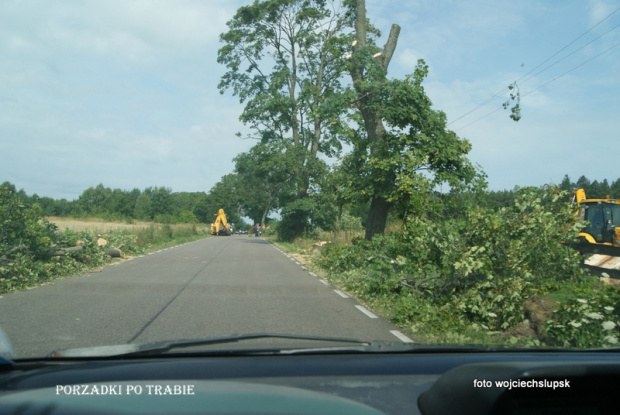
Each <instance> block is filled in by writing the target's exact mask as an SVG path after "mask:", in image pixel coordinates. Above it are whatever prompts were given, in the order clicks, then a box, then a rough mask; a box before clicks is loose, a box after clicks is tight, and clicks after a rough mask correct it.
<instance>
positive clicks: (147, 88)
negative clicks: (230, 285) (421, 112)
mask: <svg viewBox="0 0 620 415" xmlns="http://www.w3.org/2000/svg"><path fill="white" fill-rule="evenodd" d="M244 4H248V2H247V1H238V0H205V1H191V0H174V1H172V0H170V1H164V0H148V1H147V0H142V1H129V0H105V1H69V0H67V1H53V2H49V1H43V0H41V1H37V0H32V1H16V0H4V1H2V2H0V181H5V180H7V181H10V182H12V183H13V184H15V185H16V186H17V187H18V188H20V189H24V190H25V191H26V193H28V194H33V193H36V194H38V195H40V196H50V197H54V198H66V199H69V200H71V199H74V198H76V197H77V196H79V195H80V194H81V193H82V192H83V191H84V190H85V189H86V188H88V187H91V186H96V185H97V184H99V183H103V184H104V185H105V186H107V187H111V188H121V189H125V190H131V189H133V188H139V189H144V188H145V187H148V186H166V187H170V188H171V189H172V190H173V191H208V190H209V189H210V188H211V187H212V186H213V185H214V184H215V183H216V182H217V181H219V180H220V178H221V177H222V176H223V175H225V174H228V173H230V172H232V169H233V163H232V159H233V158H234V157H235V156H236V155H237V154H238V153H240V152H242V151H247V150H248V149H249V148H250V147H251V146H252V145H253V144H254V142H252V141H248V140H243V139H240V138H237V137H236V136H235V133H236V132H238V131H244V127H243V125H241V123H240V122H239V121H238V117H239V114H240V112H241V109H242V107H241V105H240V104H239V103H238V101H237V99H236V98H235V97H232V96H231V95H230V94H227V95H220V94H219V92H218V90H217V83H218V82H219V78H220V76H221V75H222V74H223V72H224V68H223V67H222V66H221V65H218V64H217V62H216V56H217V50H218V49H219V48H220V47H221V43H220V42H219V34H220V33H222V32H223V31H225V30H226V22H227V21H228V20H229V19H230V18H231V17H232V16H233V14H234V12H235V11H236V9H237V8H238V7H240V6H241V5H244ZM367 9H368V17H369V18H370V19H371V21H372V22H373V23H374V24H375V26H377V27H379V28H380V29H381V30H382V31H383V32H384V35H385V36H387V33H388V31H389V28H390V25H391V24H392V23H398V24H399V25H401V27H402V30H401V34H400V38H399V42H398V47H397V49H396V54H395V56H394V58H393V60H392V63H391V65H390V70H389V75H390V76H392V77H398V78H401V77H404V76H405V75H406V74H409V73H411V72H412V71H413V68H414V66H415V62H416V61H417V59H419V58H422V59H425V60H426V62H427V64H428V65H429V67H430V74H429V77H428V79H427V81H426V82H425V88H426V91H427V94H428V95H429V96H430V98H431V100H432V101H433V103H434V105H435V107H436V108H438V109H441V110H443V111H445V112H446V114H447V115H448V119H449V121H450V122H451V124H450V128H451V129H453V130H455V131H456V132H457V133H458V134H459V135H460V136H462V137H466V138H467V139H469V140H470V141H471V143H472V145H473V150H472V152H471V153H470V156H469V157H470V159H471V160H472V161H473V162H475V163H478V164H480V165H481V166H482V168H483V170H484V171H485V172H486V174H487V175H488V181H489V185H490V188H491V189H493V190H501V189H512V188H513V187H514V186H516V185H519V186H530V185H534V186H538V185H543V184H547V183H559V182H560V181H561V180H562V178H563V176H564V175H565V174H568V175H569V176H570V177H571V178H572V179H573V180H576V179H577V178H578V177H579V176H581V175H585V176H586V177H588V178H590V179H591V180H595V179H596V180H602V179H605V178H606V179H608V180H615V179H617V178H618V177H620V173H619V171H618V169H617V168H615V167H616V166H617V164H618V155H619V154H620V151H619V150H620V144H619V143H620V137H619V130H620V29H619V28H618V25H620V10H618V9H620V1H611V0H592V1H586V0H563V1H551V0H547V1H535V0H524V1H521V2H515V1H498V0H470V1H466V2H464V1H457V0H454V1H432V0H428V1H426V0H420V1H411V0H404V1H377V0H367ZM614 12H615V13H614ZM605 18H606V19H605ZM603 19H605V20H603ZM597 24H598V25H597ZM595 25H597V26H596V27H594V29H592V30H590V31H589V32H588V30H589V29H591V28H592V27H593V26H595ZM586 32H587V33H586ZM582 35H583V36H582ZM385 36H384V37H383V38H382V39H381V41H380V44H383V42H385ZM580 36H581V37H580ZM579 37H580V38H579ZM576 39H577V40H576ZM575 40H576V41H575ZM573 41H575V42H574V43H572V44H571V42H573ZM569 44H570V46H568V47H567V48H566V49H564V50H562V48H564V47H566V46H567V45H569ZM561 50H562V51H561ZM558 51H560V53H559V54H557V55H556V56H553V55H554V54H556V53H557V52H558ZM549 58H551V59H550V60H549V61H547V62H546V63H544V64H543V65H542V66H540V67H538V65H540V64H541V63H543V62H545V61H546V60H547V59H549ZM537 67H538V69H536V68H537ZM547 67H548V68H547ZM545 68H547V69H545ZM543 69H544V70H543ZM532 71H533V72H532ZM514 81H518V84H519V88H520V91H521V94H522V107H523V112H522V114H523V118H522V120H521V121H519V122H518V123H515V122H513V121H511V120H510V119H509V117H508V115H509V114H508V112H507V111H504V110H503V109H501V103H502V102H503V101H504V100H505V99H506V96H507V95H506V93H502V94H500V96H498V97H496V98H495V99H492V100H490V99H491V98H492V97H494V96H495V95H496V94H498V93H499V92H502V91H503V90H505V88H506V87H507V86H508V85H509V84H510V83H512V82H514ZM489 100H490V101H489ZM483 103H484V105H480V104H483ZM472 109H475V111H473V112H470V111H471V110H472ZM615 196H616V197H619V196H620V195H615Z"/></svg>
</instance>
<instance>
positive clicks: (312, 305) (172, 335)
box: [0, 236, 406, 358]
mask: <svg viewBox="0 0 620 415" xmlns="http://www.w3.org/2000/svg"><path fill="white" fill-rule="evenodd" d="M0 327H2V328H3V329H4V331H5V333H6V334H7V336H8V338H9V339H10V341H11V343H12V345H13V349H14V351H15V353H16V355H17V357H19V358H26V357H40V356H45V355H48V354H49V353H50V352H52V351H54V350H58V349H64V348H75V347H90V346H100V345H111V344H127V343H144V342H153V341H159V340H175V339H194V338H204V337H216V336H228V335H231V334H244V333H257V332H269V333H283V334H301V335H312V336H335V337H347V338H358V339H364V340H387V341H402V340H403V339H406V338H404V337H402V335H401V333H400V332H398V329H397V328H396V327H395V326H393V325H392V324H390V323H389V322H387V321H385V320H384V319H382V318H379V317H377V316H376V315H375V314H373V313H372V312H371V311H370V310H368V309H367V308H365V307H363V306H362V305H361V304H359V303H358V302H357V301H355V300H354V299H352V298H350V297H347V296H346V295H345V294H344V293H342V292H340V291H337V290H335V288H334V287H332V286H330V285H329V284H327V282H326V281H325V280H324V279H322V278H321V277H320V276H318V275H315V274H313V273H312V272H309V271H308V270H306V269H305V268H304V267H303V266H302V265H301V264H300V263H298V262H296V261H295V260H294V259H292V258H290V257H289V256H287V255H286V254H284V253H283V252H281V251H279V250H278V249H277V248H276V247H275V246H274V245H272V244H270V243H269V242H267V241H265V240H263V239H262V238H254V237H247V236H232V237H213V238H206V239H203V240H200V241H196V242H192V243H188V244H184V245H180V246H176V247H173V248H169V249H166V250H163V251H159V252H155V253H153V254H149V255H145V256H142V257H137V258H133V259H131V260H127V261H123V262H119V263H117V264H114V265H110V266H108V267H106V268H104V269H103V270H102V271H100V272H94V273H90V274H86V275H83V276H77V277H72V278H66V279H63V280H58V281H55V282H54V283H52V284H48V285H44V286H40V287H36V288H33V289H29V290H25V291H22V292H16V293H9V294H3V295H0ZM222 347H226V346H222Z"/></svg>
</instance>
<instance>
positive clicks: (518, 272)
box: [318, 187, 609, 333]
mask: <svg viewBox="0 0 620 415" xmlns="http://www.w3.org/2000/svg"><path fill="white" fill-rule="evenodd" d="M568 199H569V197H568V195H567V194H566V193H564V192H559V191H558V190H557V189H556V188H553V187H544V188H542V189H534V188H527V189H521V190H519V191H518V192H517V195H516V197H515V201H514V204H513V205H511V206H508V207H503V208H500V209H497V210H493V209H489V208H483V207H480V206H476V205H471V206H470V207H469V208H467V209H466V210H464V211H463V212H461V214H460V215H458V216H456V215H455V216H452V217H448V218H442V220H431V219H429V218H427V217H424V216H417V217H412V218H409V219H408V220H407V222H405V226H404V227H403V230H402V231H400V232H396V233H394V234H392V235H387V236H376V237H375V238H373V240H372V241H370V242H369V241H364V240H356V241H354V243H353V244H352V246H348V247H347V246H338V245H334V244H329V245H327V246H325V247H324V248H323V250H322V252H321V257H320V258H319V260H318V263H319V265H320V266H322V267H323V268H324V269H326V270H327V271H328V273H329V274H330V275H331V278H333V279H336V280H337V281H339V282H341V283H342V284H344V285H345V287H346V288H348V289H350V290H352V291H355V292H357V293H358V294H360V295H361V296H362V297H363V298H365V299H377V298H386V299H387V300H386V302H387V303H389V304H390V307H391V310H392V318H393V319H395V320H396V321H398V322H400V323H402V324H409V325H411V326H413V325H414V324H420V323H419V319H420V318H421V316H422V315H423V316H424V319H426V320H425V321H426V322H427V323H429V324H431V323H432V324H433V325H435V324H437V320H436V318H435V317H434V315H435V314H436V313H439V314H441V315H442V316H443V317H446V318H447V320H446V321H448V322H451V323H450V325H451V329H450V330H449V331H451V332H454V333H459V332H461V333H462V332H463V330H465V329H471V328H478V329H482V330H484V331H487V332H490V333H493V332H497V331H503V330H506V329H508V328H510V327H513V326H515V325H517V324H518V323H520V322H521V321H523V319H524V303H525V302H526V301H527V300H528V298H530V297H532V296H533V295H537V294H541V293H548V292H552V291H554V290H558V289H561V288H563V287H565V286H566V285H567V284H568V285H575V284H579V283H581V282H582V281H583V280H584V277H585V275H586V272H585V271H584V270H583V269H582V268H580V262H581V258H580V257H579V256H578V255H576V253H575V251H574V250H572V249H571V248H570V247H568V246H567V244H566V242H572V241H574V240H576V237H577V233H578V230H579V229H580V228H581V227H582V224H581V223H575V218H574V215H573V213H572V212H571V209H570V206H569V205H568V203H564V202H563V201H564V200H568ZM409 307H410V308H411V309H408V308H409ZM424 310H426V311H424ZM431 310H435V311H434V312H433V311H431ZM439 310H441V311H439ZM414 322H415V323H414ZM441 326H442V327H443V326H445V324H443V323H442V325H441ZM608 326H609V324H608ZM446 329H447V328H446ZM459 330H460V331H459Z"/></svg>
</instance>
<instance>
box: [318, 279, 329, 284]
mask: <svg viewBox="0 0 620 415" xmlns="http://www.w3.org/2000/svg"><path fill="white" fill-rule="evenodd" d="M319 281H321V282H322V283H323V284H325V285H329V283H328V282H327V281H325V280H319Z"/></svg>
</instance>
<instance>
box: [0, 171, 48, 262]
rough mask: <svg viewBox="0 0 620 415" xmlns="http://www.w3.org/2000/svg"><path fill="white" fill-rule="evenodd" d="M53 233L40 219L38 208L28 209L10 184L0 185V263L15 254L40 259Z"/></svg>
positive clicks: (46, 250) (36, 206)
mask: <svg viewBox="0 0 620 415" xmlns="http://www.w3.org/2000/svg"><path fill="white" fill-rule="evenodd" d="M55 230H56V228H55V226H54V225H53V224H51V223H49V222H48V221H46V220H45V219H43V218H42V210H41V207H40V206H39V205H37V204H34V205H29V204H28V203H27V202H26V201H25V200H24V198H23V197H22V195H20V194H18V193H17V191H16V190H15V186H13V185H12V184H10V183H8V182H5V183H3V184H2V185H0V258H3V259H1V260H0V261H4V260H6V257H7V255H8V256H9V257H10V255H11V254H12V253H15V252H22V253H26V254H27V255H28V256H32V257H34V258H40V257H44V256H45V255H46V254H47V253H48V250H49V247H50V245H51V244H52V243H53V241H54V232H55Z"/></svg>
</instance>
